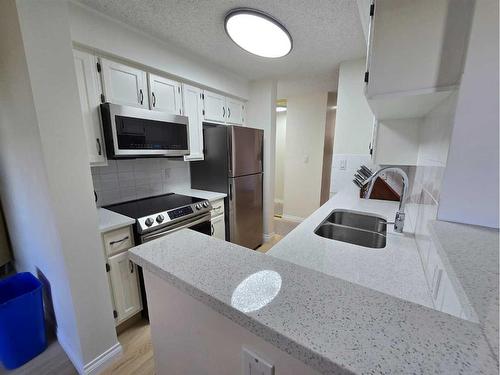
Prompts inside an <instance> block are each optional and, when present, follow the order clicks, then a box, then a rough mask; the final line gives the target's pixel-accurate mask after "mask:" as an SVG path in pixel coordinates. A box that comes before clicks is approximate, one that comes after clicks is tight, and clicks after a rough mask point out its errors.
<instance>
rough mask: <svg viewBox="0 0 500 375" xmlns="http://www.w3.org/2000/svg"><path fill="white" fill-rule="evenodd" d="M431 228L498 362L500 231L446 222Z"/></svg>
mask: <svg viewBox="0 0 500 375" xmlns="http://www.w3.org/2000/svg"><path fill="white" fill-rule="evenodd" d="M429 229H430V233H431V236H432V239H433V242H434V243H435V244H436V245H437V246H436V250H437V251H438V254H439V257H440V258H441V261H442V262H443V265H444V268H445V270H446V271H447V273H448V277H449V278H450V281H451V282H452V284H453V286H454V288H455V290H456V291H457V292H458V293H464V294H465V297H466V298H467V300H468V301H469V302H470V304H471V305H472V308H473V309H474V311H475V312H476V314H477V317H478V319H479V323H480V325H481V327H482V330H483V333H484V335H485V337H486V338H487V340H488V342H489V343H490V345H491V347H492V351H493V353H494V354H495V355H497V360H498V349H499V346H498V313H499V308H498V304H499V298H498V283H499V267H498V262H499V254H498V253H499V232H498V230H496V229H490V228H485V227H479V226H473V225H464V224H457V223H449V222H445V221H433V222H431V223H430V225H429Z"/></svg>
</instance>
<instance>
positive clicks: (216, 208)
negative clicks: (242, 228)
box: [210, 199, 226, 240]
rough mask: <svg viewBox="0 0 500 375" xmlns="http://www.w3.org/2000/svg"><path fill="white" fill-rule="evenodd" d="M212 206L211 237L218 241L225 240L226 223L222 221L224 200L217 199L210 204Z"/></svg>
mask: <svg viewBox="0 0 500 375" xmlns="http://www.w3.org/2000/svg"><path fill="white" fill-rule="evenodd" d="M210 203H211V204H212V210H211V211H210V214H211V224H212V231H211V235H212V237H215V238H218V239H220V240H225V239H226V222H225V220H224V199H217V200H215V201H212V202H210Z"/></svg>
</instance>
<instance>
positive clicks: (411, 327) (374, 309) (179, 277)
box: [130, 209, 498, 374]
mask: <svg viewBox="0 0 500 375" xmlns="http://www.w3.org/2000/svg"><path fill="white" fill-rule="evenodd" d="M325 211H328V212H329V209H326V210H325ZM328 212H326V213H328ZM201 250H203V251H201ZM374 251H376V250H374ZM130 258H131V259H132V260H133V261H134V262H136V263H137V264H139V265H140V266H142V267H143V268H144V269H146V270H147V271H149V272H152V273H153V274H155V275H156V276H158V277H160V278H162V279H163V280H165V281H166V282H168V283H170V284H172V285H174V286H175V287H177V288H178V289H180V290H181V291H183V292H185V293H187V294H188V295H190V296H192V297H193V298H195V299H197V300H199V301H201V302H203V303H205V304H206V305H208V306H210V307H211V308H213V309H214V310H215V311H217V312H219V313H220V314H222V315H223V316H225V317H227V318H229V319H231V320H232V321H234V322H235V323H237V324H239V325H240V326H242V327H244V328H246V329H248V330H249V331H250V332H252V333H254V334H255V335H257V336H259V337H261V338H263V339H264V340H266V341H267V342H269V343H271V344H273V345H274V346H276V347H277V348H279V349H281V350H283V351H284V352H286V353H288V354H290V355H291V356H293V357H295V358H297V359H299V360H301V361H302V362H304V363H305V364H307V365H309V366H311V367H312V368H314V369H316V370H317V371H319V372H321V373H324V374H332V373H335V374H351V373H355V374H364V373H366V374H368V373H370V374H372V373H384V374H403V373H404V374H407V373H418V374H422V373H425V374H430V373H432V374H436V373H443V374H470V373H475V374H480V373H481V374H494V373H498V362H497V361H496V359H495V357H493V356H492V353H491V350H490V347H489V346H488V343H487V342H486V340H485V338H484V336H483V334H482V332H481V329H480V327H479V325H478V324H476V323H472V322H469V321H465V320H462V319H459V318H456V317H453V316H451V315H448V314H444V313H441V312H438V311H436V310H433V309H430V308H426V307H424V306H421V305H419V304H415V303H412V302H408V301H405V300H402V299H399V298H395V297H392V296H390V295H387V294H384V293H380V292H378V291H375V290H373V289H368V288H365V287H363V286H360V285H357V284H354V283H351V282H348V281H346V280H343V279H340V278H336V277H333V276H330V275H327V274H325V273H322V272H317V271H315V270H312V269H309V268H305V267H302V266H300V265H297V264H295V263H291V262H288V261H285V260H282V259H279V258H277V257H274V256H269V255H266V254H262V253H259V252H255V251H252V250H249V249H246V248H243V247H240V246H237V245H234V244H231V243H229V242H226V241H221V240H218V239H215V238H212V237H210V236H206V235H203V234H201V233H198V232H193V231H190V230H181V231H178V232H175V233H173V234H171V235H169V236H166V237H163V238H160V239H158V240H155V241H151V242H148V243H145V244H142V245H139V246H137V247H135V248H133V249H131V251H130ZM256 273H259V274H258V275H260V276H261V277H260V280H261V282H262V285H263V286H264V287H263V288H259V291H260V290H268V288H269V287H271V288H272V287H276V285H278V286H279V292H278V294H277V295H276V297H275V298H274V299H271V300H269V299H267V300H262V299H260V298H259V296H258V293H251V292H247V293H244V294H241V295H235V294H236V292H235V291H237V290H241V289H242V288H243V289H244V286H245V283H242V281H244V280H245V279H246V278H248V277H249V276H251V275H255V274H256ZM277 278H278V280H279V281H281V284H279V283H277ZM238 287H239V288H238ZM259 303H261V305H262V307H261V308H259V309H257V310H255V311H248V310H247V308H246V306H252V305H255V304H257V305H259ZM245 311H248V312H245Z"/></svg>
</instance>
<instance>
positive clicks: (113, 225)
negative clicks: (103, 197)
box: [97, 207, 135, 233]
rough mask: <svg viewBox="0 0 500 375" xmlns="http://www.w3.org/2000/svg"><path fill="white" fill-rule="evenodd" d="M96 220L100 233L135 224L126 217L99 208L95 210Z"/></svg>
mask: <svg viewBox="0 0 500 375" xmlns="http://www.w3.org/2000/svg"><path fill="white" fill-rule="evenodd" d="M97 219H98V224H99V232H101V233H104V232H109V231H110V230H114V229H118V228H122V227H126V226H128V225H132V224H134V223H135V220H134V219H132V218H130V217H128V216H125V215H121V214H118V213H116V212H113V211H110V210H106V209H105V208H100V207H99V208H97Z"/></svg>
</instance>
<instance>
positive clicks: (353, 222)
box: [314, 210, 387, 249]
mask: <svg viewBox="0 0 500 375" xmlns="http://www.w3.org/2000/svg"><path fill="white" fill-rule="evenodd" d="M314 233H316V234H317V235H318V236H321V237H325V238H329V239H332V240H337V241H342V242H348V243H351V244H354V245H359V246H364V247H369V248H373V249H382V248H384V247H385V244H386V235H387V220H385V219H383V218H381V217H379V216H375V215H370V214H365V213H361V212H355V211H348V210H334V211H332V213H330V215H329V216H328V217H327V218H326V219H325V220H323V222H322V223H321V224H320V225H319V226H318V227H317V228H316V230H315V231H314Z"/></svg>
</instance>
